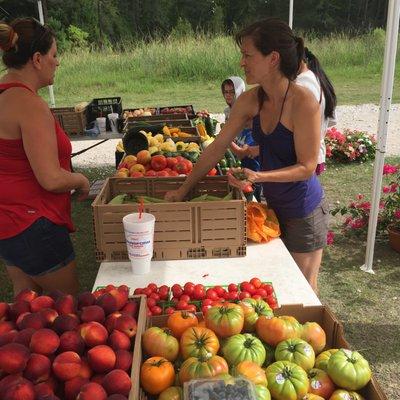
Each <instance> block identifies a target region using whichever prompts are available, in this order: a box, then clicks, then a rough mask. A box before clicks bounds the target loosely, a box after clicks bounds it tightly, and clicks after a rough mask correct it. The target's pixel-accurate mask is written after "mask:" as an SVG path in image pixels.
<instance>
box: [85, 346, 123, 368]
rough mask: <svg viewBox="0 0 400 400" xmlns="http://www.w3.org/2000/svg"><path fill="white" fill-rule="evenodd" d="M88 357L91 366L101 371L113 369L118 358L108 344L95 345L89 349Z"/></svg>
mask: <svg viewBox="0 0 400 400" xmlns="http://www.w3.org/2000/svg"><path fill="white" fill-rule="evenodd" d="M87 357H88V362H89V365H90V367H91V368H92V369H93V371H95V372H99V373H102V372H109V371H111V370H112V369H113V368H114V366H115V362H116V359H117V357H116V355H115V352H114V350H113V349H112V348H111V347H109V346H106V345H99V346H95V347H93V348H92V349H90V350H89V351H88V353H87Z"/></svg>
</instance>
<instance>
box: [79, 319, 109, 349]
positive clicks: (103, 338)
mask: <svg viewBox="0 0 400 400" xmlns="http://www.w3.org/2000/svg"><path fill="white" fill-rule="evenodd" d="M79 334H80V335H81V337H82V339H83V341H84V342H85V344H86V346H87V347H94V346H97V345H100V344H104V343H106V342H107V339H108V332H107V329H106V328H104V326H103V325H101V324H99V323H98V322H95V321H92V322H87V323H85V324H82V325H80V327H79Z"/></svg>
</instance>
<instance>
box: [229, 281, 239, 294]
mask: <svg viewBox="0 0 400 400" xmlns="http://www.w3.org/2000/svg"><path fill="white" fill-rule="evenodd" d="M237 291H238V286H237V285H235V284H234V283H230V284H229V285H228V292H237Z"/></svg>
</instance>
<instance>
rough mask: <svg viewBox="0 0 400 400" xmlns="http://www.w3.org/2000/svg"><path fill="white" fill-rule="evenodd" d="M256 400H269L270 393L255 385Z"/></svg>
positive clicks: (264, 388)
mask: <svg viewBox="0 0 400 400" xmlns="http://www.w3.org/2000/svg"><path fill="white" fill-rule="evenodd" d="M255 388H256V396H257V400H271V393H270V392H269V390H268V389H267V387H266V386H264V385H256V386H255Z"/></svg>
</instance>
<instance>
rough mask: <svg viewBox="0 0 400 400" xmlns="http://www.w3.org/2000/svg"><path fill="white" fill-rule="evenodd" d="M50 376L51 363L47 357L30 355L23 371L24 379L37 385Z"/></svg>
mask: <svg viewBox="0 0 400 400" xmlns="http://www.w3.org/2000/svg"><path fill="white" fill-rule="evenodd" d="M50 374H51V362H50V360H49V359H48V357H46V356H44V355H42V354H35V353H33V354H31V357H30V359H29V360H28V363H27V364H26V368H25V370H24V377H25V378H26V379H29V380H30V381H31V382H32V383H34V384H37V383H40V382H44V381H46V380H47V379H49V378H50Z"/></svg>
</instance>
